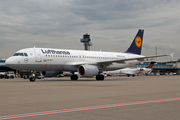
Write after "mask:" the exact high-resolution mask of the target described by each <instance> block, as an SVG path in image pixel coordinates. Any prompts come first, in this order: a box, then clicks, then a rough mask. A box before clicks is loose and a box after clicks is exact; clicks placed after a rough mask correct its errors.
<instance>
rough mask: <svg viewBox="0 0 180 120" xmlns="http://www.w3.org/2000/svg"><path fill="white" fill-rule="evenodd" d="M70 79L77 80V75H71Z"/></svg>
mask: <svg viewBox="0 0 180 120" xmlns="http://www.w3.org/2000/svg"><path fill="white" fill-rule="evenodd" d="M70 78H71V80H78V76H77V75H71V77H70Z"/></svg>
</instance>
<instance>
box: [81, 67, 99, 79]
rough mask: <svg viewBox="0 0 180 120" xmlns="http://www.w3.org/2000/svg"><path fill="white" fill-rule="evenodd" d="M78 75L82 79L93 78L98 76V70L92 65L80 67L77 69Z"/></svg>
mask: <svg viewBox="0 0 180 120" xmlns="http://www.w3.org/2000/svg"><path fill="white" fill-rule="evenodd" d="M78 73H79V74H80V75H81V76H83V77H93V76H96V75H98V74H99V69H98V67H97V66H94V65H81V66H79V67H78Z"/></svg>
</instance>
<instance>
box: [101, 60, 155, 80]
mask: <svg viewBox="0 0 180 120" xmlns="http://www.w3.org/2000/svg"><path fill="white" fill-rule="evenodd" d="M154 63H155V62H151V63H150V64H149V66H148V67H144V68H141V67H138V68H130V67H128V68H124V69H119V70H115V71H105V72H103V73H104V74H106V75H107V76H111V75H115V74H126V75H127V76H128V77H129V76H131V75H132V76H133V77H135V75H136V74H138V73H143V74H149V73H150V72H151V71H152V67H153V65H154Z"/></svg>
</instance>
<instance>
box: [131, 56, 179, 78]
mask: <svg viewBox="0 0 180 120" xmlns="http://www.w3.org/2000/svg"><path fill="white" fill-rule="evenodd" d="M148 65H149V62H143V63H139V64H136V65H135V66H133V67H135V68H136V67H142V68H143V67H147V66H148ZM152 72H153V73H154V74H157V73H158V74H160V75H168V74H177V75H180V59H179V60H177V61H169V62H157V63H155V64H154V66H153V71H152Z"/></svg>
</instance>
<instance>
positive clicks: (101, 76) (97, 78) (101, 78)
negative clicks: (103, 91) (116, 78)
mask: <svg viewBox="0 0 180 120" xmlns="http://www.w3.org/2000/svg"><path fill="white" fill-rule="evenodd" d="M96 80H98V81H100V80H104V75H96Z"/></svg>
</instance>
